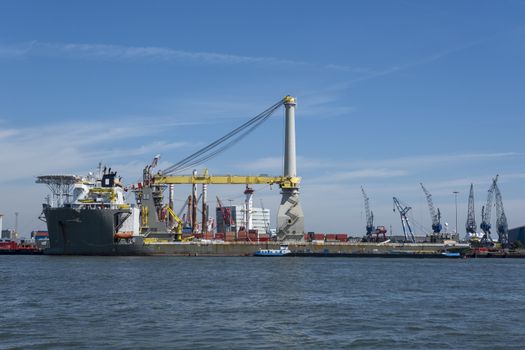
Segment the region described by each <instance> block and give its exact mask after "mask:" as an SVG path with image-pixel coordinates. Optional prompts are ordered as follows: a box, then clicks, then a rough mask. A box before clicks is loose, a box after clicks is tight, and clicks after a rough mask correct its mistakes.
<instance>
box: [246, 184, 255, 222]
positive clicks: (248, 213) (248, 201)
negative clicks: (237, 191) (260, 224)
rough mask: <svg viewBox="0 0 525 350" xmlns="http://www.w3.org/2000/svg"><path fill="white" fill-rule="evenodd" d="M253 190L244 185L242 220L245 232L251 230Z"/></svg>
mask: <svg viewBox="0 0 525 350" xmlns="http://www.w3.org/2000/svg"><path fill="white" fill-rule="evenodd" d="M253 192H254V191H253V188H251V187H248V185H246V189H245V190H244V194H245V195H246V199H245V200H244V218H245V227H246V231H248V230H253V215H252V213H253Z"/></svg>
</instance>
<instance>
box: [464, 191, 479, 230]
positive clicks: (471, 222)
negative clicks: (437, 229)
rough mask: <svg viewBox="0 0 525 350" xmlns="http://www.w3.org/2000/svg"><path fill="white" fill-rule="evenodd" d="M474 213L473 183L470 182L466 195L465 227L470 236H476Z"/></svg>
mask: <svg viewBox="0 0 525 350" xmlns="http://www.w3.org/2000/svg"><path fill="white" fill-rule="evenodd" d="M476 228H477V226H476V214H475V211H474V185H473V184H470V194H469V196H468V213H467V222H466V223H465V229H466V231H467V234H468V235H469V236H470V237H476Z"/></svg>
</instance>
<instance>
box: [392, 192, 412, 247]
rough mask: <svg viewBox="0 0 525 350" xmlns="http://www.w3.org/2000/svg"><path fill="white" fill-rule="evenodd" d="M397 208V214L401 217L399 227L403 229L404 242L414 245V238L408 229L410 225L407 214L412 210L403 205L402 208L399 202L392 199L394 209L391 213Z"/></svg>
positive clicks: (410, 229)
mask: <svg viewBox="0 0 525 350" xmlns="http://www.w3.org/2000/svg"><path fill="white" fill-rule="evenodd" d="M396 208H397V211H398V212H399V216H400V217H401V226H402V227H403V234H404V235H405V242H410V243H416V238H415V237H414V234H413V233H412V228H411V227H410V223H409V222H408V218H407V215H406V214H407V213H408V212H409V211H410V209H412V208H411V207H409V206H407V205H405V206H404V207H403V206H402V205H401V203H400V202H399V200H398V199H397V198H396V197H394V208H393V211H394V212H395V211H396Z"/></svg>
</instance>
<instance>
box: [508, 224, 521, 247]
mask: <svg viewBox="0 0 525 350" xmlns="http://www.w3.org/2000/svg"><path fill="white" fill-rule="evenodd" d="M509 241H510V242H511V243H516V242H520V243H521V244H523V245H524V246H525V226H520V227H516V228H512V229H510V230H509Z"/></svg>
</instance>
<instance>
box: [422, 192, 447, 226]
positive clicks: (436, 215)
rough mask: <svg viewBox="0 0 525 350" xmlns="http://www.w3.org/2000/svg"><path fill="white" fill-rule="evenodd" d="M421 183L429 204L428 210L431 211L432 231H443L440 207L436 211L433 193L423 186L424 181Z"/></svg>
mask: <svg viewBox="0 0 525 350" xmlns="http://www.w3.org/2000/svg"><path fill="white" fill-rule="evenodd" d="M419 184H420V185H421V188H422V189H423V192H424V193H425V197H426V199H427V204H428V210H429V212H430V218H431V220H432V231H434V233H437V234H439V233H440V232H441V229H442V228H443V227H442V226H441V222H440V221H441V212H440V211H439V209H438V210H437V211H436V208H435V207H434V202H433V201H432V195H431V194H430V192H428V190H427V189H426V188H425V186H423V183H421V182H420V183H419Z"/></svg>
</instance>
